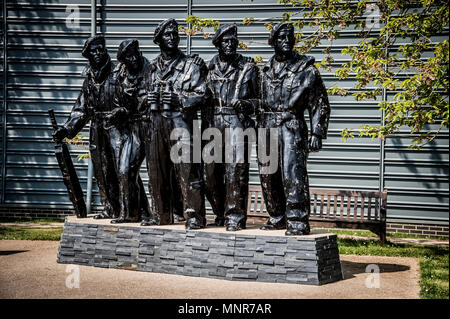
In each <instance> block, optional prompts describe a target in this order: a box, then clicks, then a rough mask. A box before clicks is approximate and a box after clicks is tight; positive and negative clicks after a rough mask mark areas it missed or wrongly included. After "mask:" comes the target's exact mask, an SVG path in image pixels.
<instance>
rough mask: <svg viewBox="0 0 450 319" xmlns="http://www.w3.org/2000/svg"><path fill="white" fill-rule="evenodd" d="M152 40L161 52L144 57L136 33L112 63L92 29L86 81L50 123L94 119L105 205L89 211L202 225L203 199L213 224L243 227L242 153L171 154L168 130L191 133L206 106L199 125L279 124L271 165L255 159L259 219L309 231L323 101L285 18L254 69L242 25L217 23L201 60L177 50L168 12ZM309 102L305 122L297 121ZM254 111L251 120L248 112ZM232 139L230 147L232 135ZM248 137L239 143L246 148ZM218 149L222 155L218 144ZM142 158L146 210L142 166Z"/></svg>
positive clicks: (290, 230) (66, 132)
mask: <svg viewBox="0 0 450 319" xmlns="http://www.w3.org/2000/svg"><path fill="white" fill-rule="evenodd" d="M153 41H154V42H155V43H156V44H157V45H158V46H159V47H160V50H161V53H160V54H159V55H158V56H157V57H156V58H154V59H152V60H148V59H147V58H146V57H144V56H143V55H142V52H141V51H140V49H139V43H138V41H137V40H136V39H127V40H125V41H123V42H122V43H121V44H120V45H119V48H118V52H117V61H118V64H117V65H115V64H114V63H113V62H112V61H111V59H110V56H109V54H108V52H107V49H106V46H105V39H104V37H103V36H102V35H97V36H93V37H91V38H89V39H88V40H87V41H86V43H85V45H84V48H83V51H82V55H83V56H84V57H85V58H87V59H88V61H89V64H88V66H87V67H86V69H85V71H84V73H85V80H84V83H83V86H82V89H81V92H80V95H79V97H78V99H77V101H76V103H75V106H74V107H73V109H72V111H71V114H70V117H69V118H68V119H67V121H66V122H65V124H64V125H62V126H60V127H59V128H58V129H57V130H56V131H55V132H54V135H53V136H54V139H55V140H62V139H64V138H65V137H68V138H73V137H74V136H75V135H76V134H77V133H78V132H80V130H81V129H82V128H83V127H84V126H85V125H86V124H87V123H88V122H89V121H90V122H91V124H90V138H89V142H90V154H91V158H92V163H93V168H94V176H95V179H96V181H97V185H98V187H99V191H100V196H101V201H102V204H103V206H104V210H103V212H102V213H101V214H99V215H96V216H95V217H94V218H112V220H111V223H123V222H141V225H143V226H151V225H166V224H171V223H173V222H174V220H176V221H185V225H186V229H201V228H204V227H206V226H207V225H206V212H205V197H206V198H207V199H208V201H209V202H210V203H211V206H212V209H213V212H214V214H215V221H214V223H213V224H209V225H208V226H210V225H214V226H222V227H226V230H227V231H237V230H240V229H245V228H246V221H247V201H248V183H249V158H248V156H246V158H245V159H241V160H234V161H231V162H226V161H217V162H214V161H213V162H211V163H197V162H195V161H187V162H181V163H175V162H174V161H172V160H171V154H170V153H171V148H172V147H173V146H174V144H175V143H177V141H176V140H173V139H171V132H172V131H173V130H174V129H179V128H182V129H184V130H187V131H188V132H189V133H190V138H189V139H187V140H183V143H187V144H188V146H189V147H192V146H193V137H192V136H193V134H192V133H193V130H194V127H193V125H194V124H193V123H194V120H198V114H199V113H200V114H201V115H200V116H201V126H202V127H201V129H202V130H205V129H207V128H216V129H218V130H219V131H220V132H224V131H225V130H226V129H230V128H232V129H233V128H242V129H243V130H245V129H247V128H255V129H257V128H266V129H268V128H275V129H277V132H278V135H277V143H276V147H277V148H278V149H277V150H276V154H277V156H278V158H277V163H278V164H277V165H278V166H277V169H276V172H275V173H272V172H270V173H267V172H265V171H264V169H263V168H264V165H265V164H264V163H262V162H261V161H258V162H259V168H260V180H261V187H262V192H263V196H264V200H265V203H266V208H267V211H268V213H269V215H270V218H269V220H268V221H267V222H266V223H265V225H264V226H263V227H261V229H264V230H272V229H286V235H305V234H309V232H310V228H309V221H308V216H309V211H310V196H309V184H308V175H307V169H306V164H307V157H308V153H309V152H314V151H319V150H320V149H321V147H322V139H325V138H326V136H327V128H328V121H329V117H330V106H329V102H328V97H327V93H326V90H325V87H324V84H323V82H322V79H321V77H320V74H319V72H318V70H317V69H316V67H315V66H314V58H311V57H306V56H303V55H300V54H298V53H297V52H296V51H295V50H294V44H295V37H294V29H293V26H292V24H289V23H281V24H278V25H276V26H275V27H274V28H273V29H272V30H271V32H270V35H269V41H268V42H269V44H270V45H271V46H272V47H273V48H274V51H275V54H274V56H273V57H272V58H271V59H270V60H269V61H268V62H267V63H266V64H265V65H264V66H263V67H262V69H260V68H259V67H258V66H257V65H256V64H255V63H254V61H253V59H251V58H249V57H245V56H243V55H241V54H239V53H237V52H236V50H237V47H238V37H237V26H236V25H235V24H227V25H222V26H220V27H219V28H218V30H217V32H216V33H215V35H214V37H213V39H212V43H213V44H214V45H215V47H216V48H217V50H218V54H217V55H216V56H214V57H213V58H212V59H211V61H210V62H209V63H208V64H206V63H205V62H204V61H203V60H202V59H201V58H200V57H198V56H197V55H185V54H184V53H183V52H181V51H180V50H179V48H178V44H179V41H180V37H179V34H178V24H177V22H176V21H175V20H174V19H167V20H164V21H163V22H161V23H160V24H159V25H158V27H157V28H156V29H155V33H154V39H153ZM305 110H308V112H309V118H310V131H311V133H310V134H309V133H308V126H307V124H306V121H305V119H304V112H305ZM253 118H256V122H255V121H254V120H253ZM231 147H232V148H235V147H237V145H233V144H232V145H231ZM248 147H249V145H248V143H247V142H245V143H244V148H245V149H246V151H245V152H244V154H247V150H248ZM224 151H225V150H223V152H222V153H224ZM144 159H145V160H146V167H147V170H148V177H149V185H148V186H149V193H150V197H151V201H152V209H150V206H149V201H148V199H147V196H146V193H145V190H144V184H143V182H142V180H141V178H140V176H139V170H140V167H141V165H142V163H143V161H144Z"/></svg>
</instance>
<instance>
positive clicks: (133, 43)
mask: <svg viewBox="0 0 450 319" xmlns="http://www.w3.org/2000/svg"><path fill="white" fill-rule="evenodd" d="M133 47H135V48H136V49H138V50H139V41H138V40H137V39H126V40H124V41H122V42H121V43H120V45H119V49H118V50H117V60H118V61H119V62H122V57H123V55H124V54H125V52H126V51H127V50H128V49H131V48H133Z"/></svg>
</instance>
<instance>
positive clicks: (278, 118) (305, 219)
mask: <svg viewBox="0 0 450 319" xmlns="http://www.w3.org/2000/svg"><path fill="white" fill-rule="evenodd" d="M269 44H270V45H271V46H272V47H273V48H274V50H275V54H274V56H273V57H272V58H271V59H270V60H269V61H268V63H267V64H266V65H265V66H264V67H263V74H262V86H261V91H262V94H261V95H262V104H261V110H260V115H259V118H258V126H259V127H262V128H278V170H277V171H276V173H275V174H265V173H264V165H262V163H261V162H260V163H259V169H260V179H261V186H262V190H263V195H264V199H265V203H266V207H267V211H268V213H269V215H270V219H269V221H268V222H267V223H266V225H264V226H263V227H262V228H261V229H264V230H271V229H284V228H286V235H305V234H308V233H309V232H310V227H309V212H310V196H309V183H308V174H307V170H306V162H307V158H308V151H309V152H316V151H319V150H320V149H321V148H322V140H323V139H325V138H326V137H327V130H328V121H329V117H330V105H329V102H328V97H327V92H326V89H325V86H324V84H323V82H322V79H321V77H320V74H319V71H318V70H317V68H316V67H315V66H314V58H312V57H307V56H304V55H300V54H299V53H297V52H296V51H294V50H293V48H294V44H295V37H294V28H293V25H292V24H289V23H281V24H278V25H276V26H275V27H274V28H273V29H272V31H271V33H270V37H269ZM305 110H308V112H309V119H310V130H311V132H310V134H308V126H307V125H306V122H305V118H304V112H305ZM308 135H310V137H309V139H308Z"/></svg>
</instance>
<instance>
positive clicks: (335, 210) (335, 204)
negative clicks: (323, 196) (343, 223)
mask: <svg viewBox="0 0 450 319" xmlns="http://www.w3.org/2000/svg"><path fill="white" fill-rule="evenodd" d="M337 199H338V197H337V195H334V207H333V208H334V211H333V215H334V217H337Z"/></svg>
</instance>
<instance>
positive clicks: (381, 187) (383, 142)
mask: <svg viewBox="0 0 450 319" xmlns="http://www.w3.org/2000/svg"><path fill="white" fill-rule="evenodd" d="M388 55H389V48H387V47H386V58H387V57H388ZM387 70H388V66H387V63H386V64H385V65H384V71H385V72H387ZM382 101H383V102H386V101H387V91H386V88H383V91H382ZM385 115H386V114H385V111H384V110H382V111H381V125H385V124H386V121H385V120H384V117H385ZM385 146H386V140H385V139H382V140H380V184H379V186H378V191H379V192H382V191H383V190H384V171H385V163H384V160H385V156H386V155H385Z"/></svg>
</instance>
